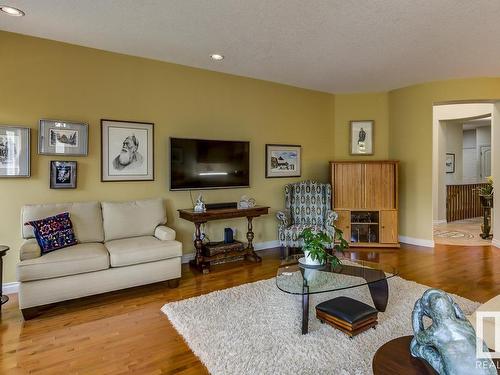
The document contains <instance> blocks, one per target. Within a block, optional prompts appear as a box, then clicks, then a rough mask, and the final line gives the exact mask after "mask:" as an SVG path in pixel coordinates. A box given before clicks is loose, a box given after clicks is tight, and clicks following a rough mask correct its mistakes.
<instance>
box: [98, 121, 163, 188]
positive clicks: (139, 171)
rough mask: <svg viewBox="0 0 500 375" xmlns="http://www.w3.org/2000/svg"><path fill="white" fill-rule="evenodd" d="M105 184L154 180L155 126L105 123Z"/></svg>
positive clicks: (103, 167)
mask: <svg viewBox="0 0 500 375" xmlns="http://www.w3.org/2000/svg"><path fill="white" fill-rule="evenodd" d="M101 132H102V137H101V181H103V182H108V181H153V180H154V124H153V123H150V122H134V121H117V120H101Z"/></svg>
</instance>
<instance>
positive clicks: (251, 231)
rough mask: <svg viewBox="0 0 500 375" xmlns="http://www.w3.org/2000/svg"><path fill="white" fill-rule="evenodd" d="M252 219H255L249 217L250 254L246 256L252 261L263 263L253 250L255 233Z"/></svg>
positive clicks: (248, 247)
mask: <svg viewBox="0 0 500 375" xmlns="http://www.w3.org/2000/svg"><path fill="white" fill-rule="evenodd" d="M252 219H253V217H251V216H248V217H247V220H248V232H247V240H248V246H247V251H248V253H247V254H246V258H247V259H250V260H252V261H254V262H261V261H262V258H261V257H260V256H258V255H257V254H256V253H255V251H254V249H253V238H254V233H253V225H252Z"/></svg>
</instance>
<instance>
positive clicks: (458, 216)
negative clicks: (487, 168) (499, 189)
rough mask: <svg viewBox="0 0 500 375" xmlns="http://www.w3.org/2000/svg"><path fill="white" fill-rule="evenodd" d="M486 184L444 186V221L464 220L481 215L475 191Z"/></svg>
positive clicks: (481, 211) (481, 210)
mask: <svg viewBox="0 0 500 375" xmlns="http://www.w3.org/2000/svg"><path fill="white" fill-rule="evenodd" d="M484 185H486V184H466V185H447V186H446V221H448V222H450V221H455V220H464V219H470V218H473V217H478V216H483V209H482V208H481V203H480V201H479V195H478V193H477V190H476V189H478V188H480V187H482V186H484Z"/></svg>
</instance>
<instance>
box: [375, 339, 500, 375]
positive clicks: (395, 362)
mask: <svg viewBox="0 0 500 375" xmlns="http://www.w3.org/2000/svg"><path fill="white" fill-rule="evenodd" d="M412 338H413V336H403V337H398V338H397V339H394V340H391V341H389V342H387V343H385V344H384V345H382V346H381V347H380V348H379V349H378V350H377V352H376V353H375V356H374V357H373V363H372V368H373V374H374V375H394V374H404V375H437V372H436V371H434V369H433V368H432V367H431V366H430V365H429V364H428V363H427V362H426V361H424V360H423V359H419V358H415V357H413V356H412V355H411V354H410V342H411V339H412ZM493 362H495V364H496V366H497V369H498V370H497V372H498V373H499V374H500V359H493Z"/></svg>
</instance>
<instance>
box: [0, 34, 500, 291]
mask: <svg viewBox="0 0 500 375" xmlns="http://www.w3.org/2000/svg"><path fill="white" fill-rule="evenodd" d="M0 69H1V70H0V71H1V72H2V79H1V82H0V124H5V125H7V124H8V125H20V126H28V127H30V128H31V129H32V145H31V155H32V156H31V161H32V177H31V178H29V179H0V191H1V195H0V197H1V198H0V199H1V201H0V203H1V207H2V219H1V220H2V221H1V225H0V243H2V244H6V245H9V246H10V247H11V248H12V250H11V251H10V252H9V254H8V255H7V257H6V259H5V265H4V271H5V277H4V282H9V281H14V280H15V264H16V263H17V259H18V255H19V253H18V248H19V245H20V244H21V238H20V215H19V214H20V209H21V207H22V205H23V204H26V203H42V202H63V201H85V200H129V199H139V198H146V197H156V196H160V197H163V198H164V199H165V200H166V202H167V217H168V221H169V225H171V226H173V227H174V228H175V229H176V230H177V231H178V237H179V238H180V240H182V242H183V244H184V252H185V253H190V252H192V244H191V236H192V231H193V228H192V225H191V223H188V222H185V221H183V220H180V219H178V217H177V212H176V210H177V209H178V208H184V207H189V206H190V204H191V202H190V199H189V194H188V193H187V192H170V191H169V190H168V165H167V152H168V146H167V142H168V138H169V137H171V136H172V137H199V138H212V139H233V140H248V141H250V143H251V187H250V188H249V189H230V190H209V191H204V192H203V194H204V196H205V198H206V200H207V201H209V202H221V201H235V200H238V199H239V197H240V196H241V195H243V194H247V195H250V196H253V197H255V198H256V200H257V202H258V203H259V204H266V205H269V206H271V207H272V210H271V212H272V213H271V215H269V216H267V217H265V218H260V219H257V220H256V223H255V232H256V239H255V240H256V242H265V241H272V240H275V239H276V221H275V219H274V215H273V213H274V212H275V211H276V210H277V209H279V208H281V207H282V205H283V194H282V190H283V185H284V184H286V183H289V182H293V181H296V180H299V179H298V178H295V179H266V178H265V177H264V173H265V172H264V161H265V160H264V148H265V144H266V143H284V144H287V143H290V144H301V145H302V147H303V160H302V162H303V175H302V177H301V178H300V179H307V178H314V179H318V180H321V181H327V179H328V161H329V160H333V159H335V160H341V159H353V158H355V159H357V157H354V156H350V155H349V148H348V147H349V121H351V120H375V155H373V156H370V157H363V158H373V159H387V158H391V159H397V160H400V161H401V168H400V181H399V182H400V211H401V214H400V234H401V235H403V236H407V237H412V238H416V239H426V240H430V239H432V230H431V223H432V197H431V194H432V106H433V104H434V103H437V102H446V101H452V100H474V99H477V100H481V99H498V98H500V78H478V79H465V80H452V81H442V82H432V83H426V84H421V85H415V86H411V87H407V88H402V89H398V90H393V91H390V92H388V93H366V94H364V93H362V94H337V95H332V94H327V93H320V92H315V91H310V90H304V89H299V88H294V87H290V86H285V85H280V84H275V83H271V82H265V81H259V80H254V79H249V78H243V77H237V76H232V75H227V74H221V73H215V72H210V71H206V70H201V69H195V68H189V67H185V66H179V65H174V64H169V63H165V62H159V61H153V60H148V59H142V58H137V57H131V56H126V55H120V54H115V53H110V52H105V51H99V50H94V49H89V48H84V47H79V46H74V45H68V44H64V43H59V42H54V41H49V40H44V39H38V38H32V37H27V36H22V35H18V34H11V33H6V32H0ZM41 118H54V119H64V120H75V121H84V122H88V123H89V132H90V139H89V141H90V142H89V144H90V146H89V155H88V156H87V157H79V158H75V157H68V158H65V157H58V156H40V155H37V151H36V150H37V146H36V142H37V136H38V132H37V127H38V120H39V119H41ZM101 118H112V119H119V120H135V121H147V122H154V123H155V176H156V178H155V181H154V182H135V183H130V182H120V183H101V182H100V125H99V120H100V119H101ZM64 159H67V160H76V161H78V189H76V190H64V191H61V190H50V189H49V178H48V172H49V171H48V167H49V161H50V160H64ZM225 225H231V226H236V227H237V228H238V229H239V235H238V237H240V238H242V237H243V233H244V227H245V225H244V222H243V221H242V220H235V221H232V222H230V223H227V222H225V223H222V222H219V223H218V222H214V223H211V224H210V225H209V228H208V234H209V235H210V237H211V238H212V239H217V238H220V237H221V232H222V228H223V226H225Z"/></svg>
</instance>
